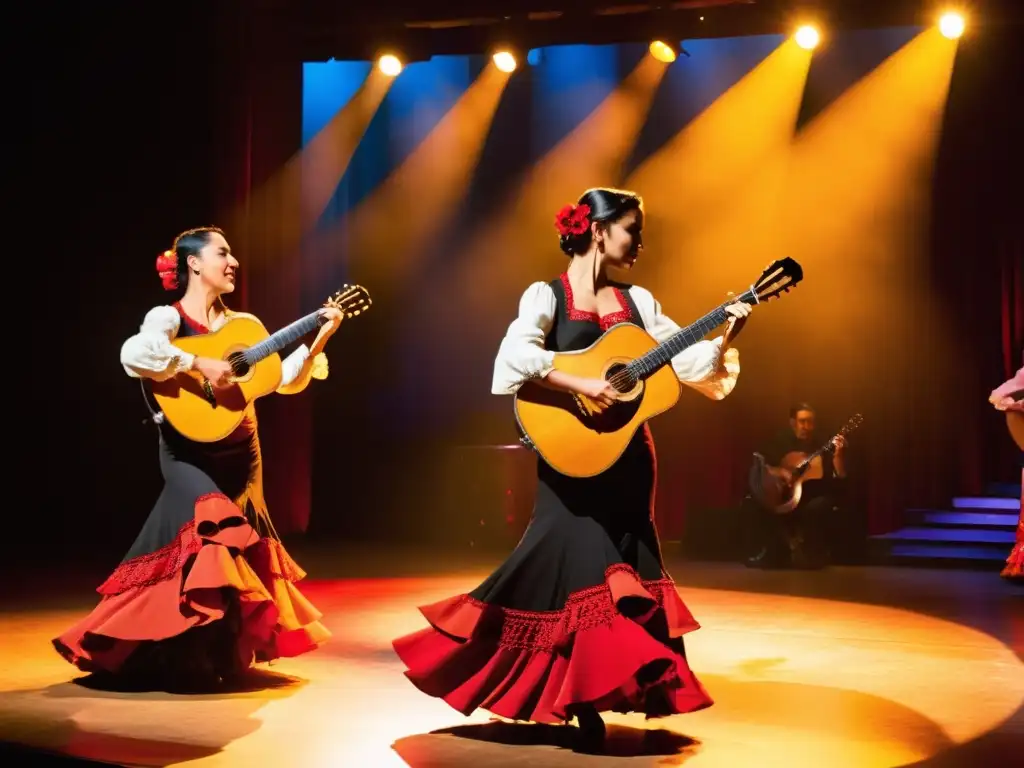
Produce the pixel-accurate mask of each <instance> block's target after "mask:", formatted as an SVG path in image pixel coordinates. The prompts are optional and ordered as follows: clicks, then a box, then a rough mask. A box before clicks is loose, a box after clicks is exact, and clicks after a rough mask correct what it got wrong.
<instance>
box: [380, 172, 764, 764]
mask: <svg viewBox="0 0 1024 768" xmlns="http://www.w3.org/2000/svg"><path fill="white" fill-rule="evenodd" d="M556 226H557V228H558V232H559V243H560V245H561V249H562V251H563V252H564V253H566V254H567V255H568V256H569V257H570V259H571V261H570V264H569V267H568V270H567V271H566V272H564V273H563V274H562V275H561V276H560V277H558V278H556V279H554V280H552V281H551V282H550V283H540V282H538V283H534V284H533V285H531V286H530V287H529V288H527V289H526V292H525V293H524V294H523V296H522V298H521V300H520V303H519V316H518V317H517V318H516V319H515V320H514V321H513V322H512V324H511V325H510V326H509V329H508V332H507V334H506V336H505V338H504V340H503V341H502V343H501V346H500V348H499V350H498V355H497V360H496V361H495V365H494V378H493V383H492V391H493V392H494V393H495V394H500V395H510V394H513V393H515V392H516V390H517V389H518V388H519V386H520V385H521V384H522V383H523V382H525V381H527V380H529V379H539V380H542V381H543V384H544V385H545V386H548V387H551V388H553V389H558V390H563V391H567V392H573V393H578V394H581V395H585V396H587V397H589V398H593V399H595V400H597V401H599V402H601V403H602V404H604V405H605V406H607V405H610V404H611V403H612V401H613V400H614V399H615V397H616V392H615V390H614V388H613V387H612V386H611V385H610V384H608V383H607V382H606V381H604V380H603V379H580V378H577V377H574V376H570V375H567V374H565V373H563V372H560V371H555V370H553V359H554V354H555V352H559V351H568V350H578V349H583V348H586V347H588V346H590V345H591V344H593V343H594V342H595V341H596V340H597V339H598V338H599V337H600V336H601V334H602V333H603V332H604V331H605V330H606V329H608V328H610V327H611V326H612V325H614V324H616V323H625V322H629V323H634V324H636V325H639V326H641V327H643V328H645V329H646V330H647V331H648V332H649V333H650V334H651V335H652V336H653V337H654V338H655V339H657V340H659V341H662V340H664V339H666V338H667V337H669V336H670V335H672V334H673V333H674V332H675V331H677V330H678V329H679V326H677V325H676V324H675V323H674V322H672V320H670V319H669V318H668V317H666V316H665V315H664V314H662V312H661V307H660V305H659V304H658V302H656V301H655V299H654V297H653V296H652V295H651V294H650V293H649V292H648V291H646V290H644V289H643V288H640V287H639V286H630V285H626V284H623V283H618V282H614V281H612V280H611V279H610V278H609V277H608V274H607V273H608V270H609V269H610V268H618V269H629V268H631V267H632V266H633V264H634V262H635V261H636V259H637V257H638V255H639V253H640V250H641V248H642V237H641V232H642V229H643V205H642V202H641V199H640V197H639V196H638V195H636V194H634V193H632V192H626V191H620V190H615V189H591V190H589V191H587V192H585V193H584V194H583V196H582V197H581V198H580V199H579V202H578V204H577V205H575V206H566V207H565V208H564V209H562V211H561V212H559V214H558V215H557V217H556ZM728 312H729V314H730V315H731V316H732V317H731V318H730V321H729V325H728V330H727V332H726V335H725V337H719V338H716V339H714V340H713V341H711V340H705V341H701V342H699V343H697V344H695V345H693V346H691V347H690V348H688V349H687V350H685V351H684V352H682V353H680V354H679V355H677V356H676V357H675V358H673V360H672V367H673V368H674V370H675V373H676V375H677V376H678V378H679V380H680V381H681V382H683V383H684V384H687V385H688V386H690V387H692V388H694V389H696V390H697V391H699V392H701V393H703V394H704V395H706V396H707V397H710V398H711V399H714V400H720V399H722V398H724V397H725V396H727V395H728V394H729V393H730V392H731V391H732V389H733V387H734V386H735V384H736V378H737V376H738V374H739V354H738V351H737V350H735V349H730V348H729V346H728V342H729V340H730V339H731V338H732V336H734V335H735V333H737V332H738V331H739V328H740V326H741V325H742V323H743V322H744V318H745V317H746V316H747V314H748V313H749V312H750V307H749V306H747V305H746V304H740V303H736V304H732V305H730V306H729V307H728ZM537 472H538V486H537V496H536V500H535V506H534V511H533V518H532V520H531V522H530V525H529V527H528V528H527V530H526V533H525V534H524V535H523V538H522V540H521V541H520V542H519V545H518V546H517V547H516V549H515V551H514V552H513V553H512V554H511V555H510V556H509V558H508V559H507V560H506V561H505V562H504V564H502V565H501V566H500V567H499V568H498V569H497V570H496V571H495V572H494V573H493V574H491V576H490V577H488V578H487V580H486V581H484V582H483V583H482V584H481V585H480V586H478V587H477V588H476V589H474V590H473V591H472V592H470V593H469V594H463V595H457V596H455V597H451V598H449V599H447V600H443V601H441V602H439V603H435V604H433V605H428V606H424V607H421V608H420V611H421V612H422V613H423V615H424V617H426V619H427V621H428V622H429V623H430V626H429V627H425V628H424V629H421V630H420V631H418V632H415V633H413V634H410V635H407V636H405V637H401V638H399V639H397V640H395V641H394V643H393V645H394V648H395V651H396V652H397V653H398V655H399V657H401V659H402V661H403V662H404V663H405V665H406V667H407V671H406V673H405V674H406V676H407V677H408V678H409V679H410V680H411V681H412V682H413V683H414V684H415V685H416V686H417V687H418V688H419V689H420V690H421V691H423V692H424V693H426V694H428V695H430V696H435V697H439V698H442V699H444V701H446V702H448V704H450V705H451V706H452V707H454V708H455V709H457V710H458V711H459V712H461V713H463V714H465V715H468V714H470V713H471V712H473V711H474V710H475V709H476V708H478V707H481V708H483V709H486V710H488V711H490V712H493V713H494V714H496V715H499V716H501V717H505V718H508V719H512V720H531V721H535V722H542V723H551V722H559V721H564V722H566V723H567V722H568V721H569V720H571V719H572V718H574V717H575V718H576V719H577V721H578V724H579V730H578V731H577V738H578V739H579V740H580V743H579V744H578V745H577V746H578V747H579V748H580V749H581V750H582V751H595V750H599V748H600V746H601V744H602V743H603V740H604V735H605V725H604V721H603V720H602V718H601V716H600V714H599V713H600V712H603V711H615V712H643V713H644V714H645V715H646V716H647V717H648V718H653V717H663V716H667V715H673V714H676V713H681V712H692V711H695V710H699V709H703V708H705V707H709V706H711V704H712V700H711V697H710V696H709V695H708V694H707V692H706V691H705V690H704V688H703V687H702V686H701V684H700V682H699V681H698V680H697V678H696V677H695V676H694V674H693V672H691V671H690V667H689V665H688V664H687V660H686V653H685V650H684V647H683V640H682V635H683V634H685V633H687V632H691V631H693V630H695V629H697V628H698V627H699V625H698V624H697V622H696V621H695V620H694V618H693V616H692V615H691V614H690V611H689V610H687V608H686V606H685V605H684V604H683V602H682V600H681V599H680V598H679V596H678V594H677V593H676V590H675V585H674V584H673V582H672V579H671V577H669V575H668V574H667V573H666V572H665V568H664V565H663V563H662V557H661V547H660V544H659V541H658V534H657V531H656V529H655V524H654V491H655V484H656V460H655V453H654V443H653V441H652V438H651V433H650V430H649V429H648V428H647V427H646V426H645V427H644V429H643V430H642V431H638V433H637V435H636V436H635V437H634V439H633V441H632V443H631V444H630V445H629V447H628V448H627V449H626V450H625V451H624V453H623V455H622V457H621V458H620V459H619V460H618V461H617V462H616V463H615V464H614V465H613V466H612V467H610V468H609V469H608V470H607V471H605V472H604V473H602V474H600V475H597V476H595V477H590V478H584V479H580V478H571V477H568V476H565V475H562V474H560V473H558V472H557V471H555V470H554V469H553V468H552V467H551V466H549V465H548V464H546V463H545V462H544V461H543V460H538V468H537Z"/></svg>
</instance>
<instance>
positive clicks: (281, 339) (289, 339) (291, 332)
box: [245, 310, 320, 365]
mask: <svg viewBox="0 0 1024 768" xmlns="http://www.w3.org/2000/svg"><path fill="white" fill-rule="evenodd" d="M319 323H320V310H317V311H316V312H311V313H309V314H308V315H306V316H305V317H303V318H301V319H299V320H296V321H295V322H294V323H292V324H291V325H286V326H285V327H284V328H282V329H281V330H279V331H278V332H277V333H274V334H273V335H271V336H269V337H268V338H266V339H264V340H263V341H261V342H260V343H259V344H255V345H253V346H251V347H249V349H247V350H246V351H245V358H246V361H247V362H248V363H249V365H255V364H256V363H258V362H259V361H260V360H264V359H266V358H268V357H270V356H271V355H273V354H274V353H276V352H280V351H281V350H282V349H284V348H285V347H287V346H288V345H289V344H292V343H294V342H296V341H298V340H299V339H301V338H302V337H303V336H305V335H306V334H307V333H309V332H310V331H312V330H314V329H315V328H316V327H317V326H318V325H319Z"/></svg>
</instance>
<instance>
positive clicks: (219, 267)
mask: <svg viewBox="0 0 1024 768" xmlns="http://www.w3.org/2000/svg"><path fill="white" fill-rule="evenodd" d="M188 266H189V270H190V271H191V275H190V277H189V279H191V280H199V281H200V282H202V284H203V285H205V286H208V287H210V288H212V289H213V290H214V291H215V292H216V293H217V294H222V293H231V292H232V291H234V290H235V277H236V272H237V271H238V259H236V258H235V257H234V255H232V253H231V246H230V245H229V244H228V241H227V240H226V239H225V238H224V235H222V234H220V233H219V232H211V233H210V236H209V239H208V240H207V241H206V244H205V245H204V246H203V247H202V248H200V249H199V255H197V256H189V257H188ZM197 271H198V273H199V274H198V275H197V274H195V273H196V272H197Z"/></svg>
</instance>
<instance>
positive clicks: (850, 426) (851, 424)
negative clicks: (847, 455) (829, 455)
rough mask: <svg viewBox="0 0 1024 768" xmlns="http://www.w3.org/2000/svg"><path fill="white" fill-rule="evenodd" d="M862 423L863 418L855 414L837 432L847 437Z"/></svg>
mask: <svg viewBox="0 0 1024 768" xmlns="http://www.w3.org/2000/svg"><path fill="white" fill-rule="evenodd" d="M863 423H864V417H863V416H861V415H860V414H859V413H855V414H853V416H851V417H850V420H849V421H848V422H846V424H844V425H843V428H842V429H840V430H839V434H840V435H848V434H850V433H851V432H853V430H855V429H856V428H857V427H859V426H860V425H861V424H863Z"/></svg>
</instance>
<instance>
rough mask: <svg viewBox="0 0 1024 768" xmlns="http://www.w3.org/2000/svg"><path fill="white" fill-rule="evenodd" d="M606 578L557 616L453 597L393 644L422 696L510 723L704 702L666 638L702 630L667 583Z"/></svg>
mask: <svg viewBox="0 0 1024 768" xmlns="http://www.w3.org/2000/svg"><path fill="white" fill-rule="evenodd" d="M605 579H606V581H605V583H604V584H601V585H599V586H595V587H591V588H589V589H585V590H581V591H579V592H575V593H573V594H572V595H570V596H569V599H568V600H567V601H566V604H565V607H564V608H562V609H561V610H558V611H543V612H540V611H517V610H510V609H505V608H501V607H499V606H494V605H488V604H485V603H482V602H480V601H478V600H475V599H473V598H472V597H470V596H468V595H461V596H458V597H454V598H450V599H448V600H444V601H441V602H439V603H435V604H433V605H429V606H425V607H423V608H421V609H420V610H421V612H422V613H423V615H424V616H425V617H426V619H427V620H428V621H429V622H430V624H431V626H430V627H427V628H425V629H423V630H420V631H419V632H416V633H413V634H411V635H407V636H405V637H402V638H399V639H398V640H395V641H394V643H393V645H394V648H395V651H396V652H397V653H398V655H399V657H400V658H401V659H402V661H403V662H404V663H405V665H406V667H407V671H406V676H407V677H408V678H409V679H410V680H411V681H412V682H413V683H414V684H415V685H416V686H417V687H418V688H420V690H422V691H424V692H425V693H427V694H429V695H431V696H436V697H439V698H442V699H444V700H445V701H446V702H448V704H450V705H451V706H452V707H454V708H455V709H457V710H458V711H460V712H462V713H463V714H467V715H468V714H469V713H471V712H472V711H473V710H474V709H476V708H478V707H482V708H484V709H486V710H488V711H490V712H493V713H494V714H497V715H500V716H502V717H507V718H509V719H514V720H532V721H535V722H558V721H562V720H566V719H568V717H569V716H570V712H571V708H572V707H573V705H579V704H592V705H594V706H596V707H597V708H598V709H599V710H601V711H604V710H613V711H619V712H644V713H645V714H647V715H648V716H649V717H659V716H664V715H670V714H676V713H680V712H692V711H695V710H698V709H703V708H705V707H708V706H711V704H712V700H711V697H710V696H708V694H707V692H706V691H705V690H704V688H703V686H701V684H700V682H699V681H698V680H697V679H696V677H695V676H694V675H693V673H692V672H691V671H690V668H689V666H688V664H687V662H686V659H685V657H684V656H683V654H682V653H681V652H680V650H681V646H676V643H674V642H672V641H671V640H669V638H670V637H679V636H681V635H683V634H685V633H686V632H691V631H693V630H695V629H698V628H699V625H698V624H697V622H696V621H695V620H694V618H693V616H692V615H691V614H690V612H689V610H687V608H686V606H685V605H684V604H683V602H682V600H680V599H679V596H678V594H677V593H676V591H675V586H674V584H673V583H672V581H671V579H668V578H664V579H659V580H656V581H641V580H640V578H639V576H638V575H637V573H636V572H635V571H634V570H633V569H632V568H630V567H629V566H627V565H625V564H617V565H614V566H612V567H611V568H609V569H608V571H607V572H606V574H605ZM626 598H635V599H636V600H635V601H634V602H637V603H638V604H640V605H643V606H645V608H646V610H645V611H644V612H643V613H642V615H638V616H633V617H632V618H627V616H625V615H623V613H622V612H621V611H620V610H619V608H618V606H620V605H621V601H622V600H624V599H626ZM659 626H660V628H661V630H660V632H659V629H658V628H659ZM658 634H664V635H665V636H664V637H662V638H661V639H659V638H658V637H657V635H658ZM677 648H678V650H677ZM651 694H657V695H653V696H652V695H651Z"/></svg>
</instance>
